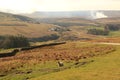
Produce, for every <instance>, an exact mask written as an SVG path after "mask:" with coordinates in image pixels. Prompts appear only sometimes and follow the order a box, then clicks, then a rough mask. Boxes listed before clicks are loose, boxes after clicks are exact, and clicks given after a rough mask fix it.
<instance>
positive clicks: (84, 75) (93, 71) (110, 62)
mask: <svg viewBox="0 0 120 80" xmlns="http://www.w3.org/2000/svg"><path fill="white" fill-rule="evenodd" d="M89 59H93V60H94V62H92V63H90V64H86V65H84V66H81V67H79V68H72V69H68V70H65V71H61V72H56V73H52V74H47V75H43V76H40V77H38V78H33V79H31V80H119V79H120V76H119V75H120V68H119V66H120V62H119V61H120V46H117V51H115V52H112V53H111V54H109V55H104V56H99V57H94V58H89Z"/></svg>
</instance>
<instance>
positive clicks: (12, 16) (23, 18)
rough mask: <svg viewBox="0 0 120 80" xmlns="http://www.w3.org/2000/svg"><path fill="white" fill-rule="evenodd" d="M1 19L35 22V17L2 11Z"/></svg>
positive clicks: (0, 13)
mask: <svg viewBox="0 0 120 80" xmlns="http://www.w3.org/2000/svg"><path fill="white" fill-rule="evenodd" d="M0 21H25V22H34V19H32V18H29V17H26V16H21V15H15V14H11V13H4V12H0Z"/></svg>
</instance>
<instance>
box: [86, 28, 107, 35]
mask: <svg viewBox="0 0 120 80" xmlns="http://www.w3.org/2000/svg"><path fill="white" fill-rule="evenodd" d="M87 33H88V34H93V35H108V34H109V31H107V30H101V29H89V30H88V32H87Z"/></svg>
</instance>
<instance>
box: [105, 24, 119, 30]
mask: <svg viewBox="0 0 120 80" xmlns="http://www.w3.org/2000/svg"><path fill="white" fill-rule="evenodd" d="M105 29H106V30H111V31H118V30H120V24H107V25H106V26H105Z"/></svg>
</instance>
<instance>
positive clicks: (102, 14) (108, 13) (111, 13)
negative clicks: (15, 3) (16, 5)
mask: <svg viewBox="0 0 120 80" xmlns="http://www.w3.org/2000/svg"><path fill="white" fill-rule="evenodd" d="M119 13H120V11H119V10H118V11H115V10H99V11H95V10H94V11H91V10H88V11H65V12H64V11H63V12H39V11H36V12H34V13H32V14H23V15H25V16H28V17H32V18H73V17H75V18H85V19H97V18H107V17H108V18H111V17H120V14H119Z"/></svg>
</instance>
